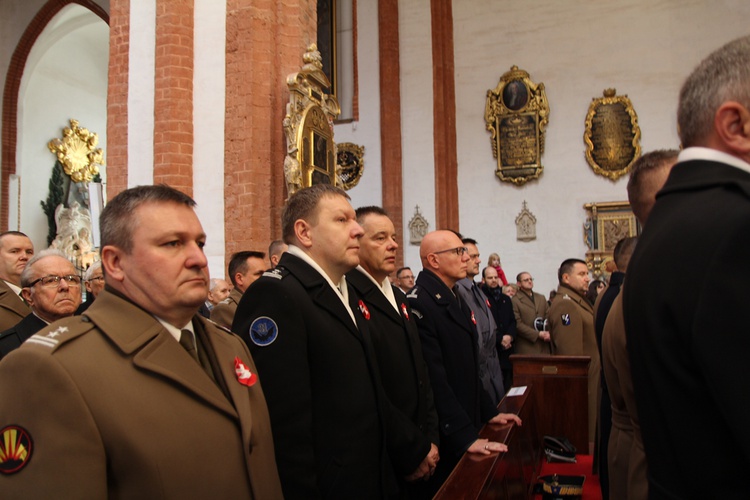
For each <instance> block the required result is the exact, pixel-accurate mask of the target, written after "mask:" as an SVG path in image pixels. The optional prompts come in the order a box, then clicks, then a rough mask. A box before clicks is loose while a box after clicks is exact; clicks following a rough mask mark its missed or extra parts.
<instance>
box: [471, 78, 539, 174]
mask: <svg viewBox="0 0 750 500" xmlns="http://www.w3.org/2000/svg"><path fill="white" fill-rule="evenodd" d="M484 121H485V122H486V125H487V130H489V131H490V133H491V137H490V141H491V143H492V155H493V156H494V157H495V158H497V170H496V171H495V175H497V176H498V177H499V178H500V180H502V181H505V182H512V183H514V184H516V185H522V184H525V183H526V182H528V181H530V180H531V179H537V178H539V176H540V175H542V171H543V170H544V166H542V162H541V157H542V155H543V154H544V135H545V129H546V128H547V123H548V122H549V103H548V102H547V94H546V92H545V91H544V84H543V83H539V84H536V83H534V82H532V81H531V79H530V77H529V74H528V73H527V72H526V71H524V70H522V69H518V66H512V67H511V68H510V71H508V72H507V73H505V74H504V75H503V76H501V77H500V82H499V83H498V84H497V87H495V89H494V90H492V89H490V90H488V91H487V102H486V104H485V108H484Z"/></svg>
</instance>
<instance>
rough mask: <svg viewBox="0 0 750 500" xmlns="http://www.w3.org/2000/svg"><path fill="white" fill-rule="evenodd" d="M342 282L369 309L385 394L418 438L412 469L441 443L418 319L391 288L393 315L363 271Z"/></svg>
mask: <svg viewBox="0 0 750 500" xmlns="http://www.w3.org/2000/svg"><path fill="white" fill-rule="evenodd" d="M346 282H347V283H348V284H349V286H350V288H354V290H355V291H356V292H357V295H359V296H360V297H361V298H362V300H363V301H364V302H365V305H366V306H367V307H368V309H369V312H370V320H369V323H368V326H369V331H370V334H371V338H372V343H373V347H374V352H375V358H376V360H377V362H378V368H379V371H380V379H381V381H382V383H383V388H384V389H385V393H386V395H387V396H388V399H390V401H391V403H393V405H394V406H395V407H396V408H397V409H398V410H399V411H401V412H402V413H404V415H405V416H406V417H407V418H408V419H409V420H410V421H411V422H412V423H414V425H415V426H416V429H415V430H414V431H412V432H416V433H417V434H418V435H421V437H422V439H419V438H416V439H415V442H416V444H418V446H417V449H416V450H415V453H414V458H415V459H418V460H417V461H416V463H414V464H413V467H412V470H414V469H416V467H417V466H418V465H419V464H420V462H421V461H422V459H424V457H425V456H426V455H427V453H428V452H429V451H430V443H435V444H436V445H437V444H438V443H439V442H440V438H439V436H438V420H437V412H436V411H435V402H434V400H433V398H432V387H431V385H430V378H429V375H428V374H427V365H426V364H425V362H424V358H423V357H422V343H421V342H420V340H419V330H418V329H417V322H416V318H415V317H414V315H413V314H412V312H411V307H409V303H408V301H407V300H406V295H404V293H403V292H402V291H401V290H399V289H398V288H397V287H393V286H392V287H391V288H392V289H393V295H394V296H395V298H396V305H397V306H398V309H399V311H400V312H396V310H395V309H394V308H393V306H392V305H391V303H390V302H389V301H388V299H387V298H386V297H385V295H384V294H383V292H382V291H381V290H380V288H379V287H378V286H376V285H375V283H373V282H372V280H370V278H369V277H367V276H365V275H364V274H363V273H362V272H361V271H359V270H357V269H355V270H353V271H350V272H349V273H347V275H346Z"/></svg>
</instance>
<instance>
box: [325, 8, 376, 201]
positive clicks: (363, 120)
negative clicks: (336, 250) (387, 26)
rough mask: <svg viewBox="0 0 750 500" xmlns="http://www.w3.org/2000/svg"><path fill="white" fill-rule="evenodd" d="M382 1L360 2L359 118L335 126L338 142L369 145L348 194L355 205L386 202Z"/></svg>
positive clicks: (358, 26)
mask: <svg viewBox="0 0 750 500" xmlns="http://www.w3.org/2000/svg"><path fill="white" fill-rule="evenodd" d="M377 19H378V4H377V2H372V1H369V0H364V1H362V0H360V1H358V2H357V57H358V61H357V64H358V78H359V117H360V119H359V120H358V121H353V122H351V123H342V124H338V125H335V126H334V138H335V140H336V142H353V143H354V144H358V145H360V146H364V147H365V156H364V160H365V171H364V174H363V175H362V178H361V179H360V180H359V183H358V184H357V185H356V186H355V187H354V188H352V189H351V190H350V191H349V192H348V193H349V196H351V197H352V206H353V207H354V208H357V207H362V206H367V205H382V202H383V188H382V176H381V168H380V162H381V155H380V90H379V89H380V80H379V78H380V70H379V65H380V59H379V57H378V23H377Z"/></svg>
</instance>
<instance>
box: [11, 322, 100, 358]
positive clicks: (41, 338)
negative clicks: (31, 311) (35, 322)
mask: <svg viewBox="0 0 750 500" xmlns="http://www.w3.org/2000/svg"><path fill="white" fill-rule="evenodd" d="M93 328H94V324H93V323H92V322H91V320H90V319H89V317H88V316H86V315H85V314H84V315H82V316H71V317H70V318H64V319H62V320H60V321H56V322H55V323H53V324H51V325H49V326H47V327H45V328H42V329H41V330H39V331H38V332H37V333H35V334H34V335H32V336H31V337H30V338H29V339H28V340H26V342H25V343H27V344H31V345H34V344H36V345H41V346H44V347H48V348H50V349H51V350H52V351H54V350H55V349H57V348H58V347H59V346H61V345H63V344H64V343H66V342H69V341H71V340H73V339H75V338H76V337H79V336H81V335H83V334H84V333H86V332H88V331H89V330H91V329H93Z"/></svg>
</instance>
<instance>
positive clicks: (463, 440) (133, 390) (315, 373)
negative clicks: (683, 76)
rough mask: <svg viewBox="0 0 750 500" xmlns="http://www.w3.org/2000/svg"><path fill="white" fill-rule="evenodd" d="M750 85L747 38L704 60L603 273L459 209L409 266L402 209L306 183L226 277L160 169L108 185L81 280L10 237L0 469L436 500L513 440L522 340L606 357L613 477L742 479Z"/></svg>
mask: <svg viewBox="0 0 750 500" xmlns="http://www.w3.org/2000/svg"><path fill="white" fill-rule="evenodd" d="M748 82H750V37H746V38H742V39H739V40H736V41H734V42H731V43H729V44H727V45H726V46H724V47H722V48H721V49H719V50H718V51H716V52H715V53H713V54H711V55H710V56H709V57H708V58H707V59H706V60H704V61H703V62H702V63H701V65H700V66H699V67H698V68H697V69H696V70H695V71H694V72H693V74H692V75H691V76H690V77H689V78H688V80H687V81H686V83H685V85H684V87H683V89H682V91H681V93H680V101H679V109H678V122H679V130H680V138H681V141H682V146H683V148H684V149H683V150H682V151H680V152H678V151H675V150H658V151H653V152H650V153H647V154H644V155H643V156H642V157H640V158H639V159H638V160H637V161H636V162H635V164H634V165H633V166H632V170H631V174H630V179H629V182H628V186H627V191H628V199H629V201H630V204H631V207H632V209H633V213H634V214H635V216H636V217H637V219H638V221H639V222H640V224H641V226H642V227H643V233H642V235H641V236H640V237H628V238H624V239H623V240H621V241H620V242H618V244H617V245H616V247H615V248H614V252H613V263H612V273H611V275H610V276H609V281H608V283H607V282H604V281H599V280H594V281H592V280H591V276H590V272H589V268H588V266H587V264H586V262H585V261H583V260H581V259H578V258H574V257H573V258H566V259H564V260H562V262H561V264H560V266H559V269H558V275H557V277H558V283H559V286H558V288H557V289H556V290H555V291H554V297H552V296H551V297H550V299H549V300H548V299H547V298H545V297H544V296H543V295H542V294H540V293H538V292H537V291H535V290H534V278H533V276H532V274H531V272H529V271H528V270H526V271H522V272H520V273H518V274H517V275H516V276H515V280H516V281H515V283H509V280H508V278H507V277H506V274H505V272H504V271H503V269H502V267H501V265H500V257H499V255H498V254H496V253H493V254H490V256H489V258H488V260H487V264H486V265H485V266H483V265H482V262H483V261H482V258H481V254H480V250H479V246H480V243H479V242H478V241H477V240H474V239H472V238H470V237H465V236H463V235H461V234H459V233H457V232H455V231H452V230H437V231H433V232H430V233H427V234H426V235H425V236H424V238H423V240H422V242H421V244H420V251H419V256H420V266H419V270H418V272H415V271H413V270H412V268H411V267H400V268H399V267H398V264H397V250H398V247H399V244H398V239H399V238H398V235H397V234H396V230H395V228H394V224H393V221H392V220H391V218H390V217H389V215H388V213H387V212H386V211H385V210H383V209H382V208H380V207H376V206H367V207H360V208H358V209H357V210H355V209H354V208H353V207H352V205H351V203H350V198H349V196H348V195H347V194H346V192H344V191H343V190H341V189H339V188H337V187H333V186H330V185H325V184H320V185H314V186H312V187H309V188H305V189H301V190H299V191H297V192H296V193H294V194H293V195H291V196H290V197H289V199H288V200H287V202H286V204H285V206H284V209H283V212H282V220H281V226H282V235H281V236H282V238H281V239H280V240H275V241H273V242H271V244H270V246H269V248H268V252H267V254H266V253H265V252H261V251H256V250H248V251H241V252H237V253H235V254H234V255H233V256H232V257H231V259H230V261H229V264H228V269H227V276H228V278H229V279H228V280H224V279H221V278H215V279H209V276H208V267H207V260H206V256H205V255H204V253H203V246H204V245H205V241H206V234H205V232H204V231H203V228H202V226H201V223H200V221H199V220H198V218H197V216H196V213H195V210H194V206H195V202H194V201H193V200H192V199H191V198H190V197H188V196H187V195H185V194H183V193H181V192H179V191H177V190H174V189H172V188H170V187H167V186H164V185H161V186H140V187H136V188H131V189H128V190H125V191H123V192H121V193H120V194H118V195H117V196H115V197H114V198H113V199H112V200H111V201H110V202H109V203H108V204H107V205H106V207H105V208H104V210H103V212H102V215H101V221H100V227H101V233H102V235H101V248H100V261H98V262H97V263H96V264H95V265H92V266H91V267H90V268H89V269H88V270H87V271H86V273H85V274H84V276H83V277H81V276H79V274H78V273H77V271H76V269H75V267H74V266H73V265H72V264H71V263H70V261H69V260H68V259H67V258H66V256H65V255H64V254H62V253H60V252H59V251H56V250H43V251H40V252H38V253H36V254H35V253H34V248H33V245H32V243H31V241H30V240H29V238H28V237H27V236H26V235H25V234H23V233H21V232H16V231H11V232H6V233H3V234H0V331H2V333H0V359H2V361H1V362H0V400H1V401H3V403H2V404H1V405H0V434H1V435H2V439H0V473H2V474H0V491H2V492H3V496H4V497H6V496H7V497H8V498H20V497H28V498H51V497H56V498H57V497H61V496H62V497H65V496H71V497H76V498H81V497H91V498H105V497H123V498H125V497H136V496H137V497H148V498H157V497H159V498H161V497H163V498H179V497H188V498H209V497H210V498H231V497H237V498H258V499H271V498H282V497H286V498H305V499H307V498H373V499H375V498H413V499H419V498H431V497H432V495H434V494H435V492H437V490H438V489H439V488H440V486H441V485H442V484H443V483H444V481H445V480H446V479H447V477H448V476H449V475H450V473H451V471H452V470H453V468H454V467H455V465H456V464H457V463H458V461H459V460H460V459H461V457H462V456H464V455H465V454H475V455H490V454H493V453H502V452H505V451H507V446H506V445H505V444H504V443H499V442H493V441H489V440H487V439H483V438H480V437H479V431H480V429H481V427H482V426H483V425H484V424H486V423H492V424H497V425H509V426H510V425H522V424H523V423H522V422H521V420H520V419H519V418H518V416H517V415H513V414H505V413H499V412H498V409H497V408H498V403H499V402H500V401H501V399H502V398H503V397H504V396H505V394H506V393H507V391H508V390H509V389H510V387H511V386H512V385H513V380H512V377H513V370H512V363H511V360H510V358H509V354H511V353H514V352H515V353H519V354H530V355H537V356H553V355H583V356H588V357H590V359H591V362H590V364H589V377H588V401H587V405H588V431H589V441H590V442H595V441H596V444H597V448H598V450H599V452H598V455H599V473H600V482H601V485H602V496H603V497H604V498H615V499H641V498H695V497H701V498H707V497H710V498H713V497H716V498H719V497H721V498H737V497H740V496H742V495H743V494H744V491H745V485H744V476H743V474H742V472H743V471H744V470H745V468H746V466H747V465H748V463H749V462H750V459H749V457H748V452H747V450H748V449H750V448H749V447H748V446H747V445H748V444H750V437H749V436H748V433H747V432H745V429H746V428H747V426H746V425H745V422H746V417H750V404H749V403H748V398H747V397H746V396H745V394H744V393H743V390H742V388H741V387H742V383H741V380H742V379H743V375H744V372H745V371H744V366H745V365H744V359H743V356H744V352H745V349H744V346H745V344H746V343H745V342H744V338H745V337H744V335H743V334H742V328H743V326H744V321H742V317H741V316H740V315H741V314H742V312H743V311H744V308H743V303H744V300H743V299H744V294H743V290H744V279H743V278H744V277H745V276H746V275H745V274H744V271H743V269H745V265H746V263H747V262H748V260H747V259H745V258H744V255H742V253H743V252H744V249H745V248H747V245H746V244H747V243H750V242H748V241H747V240H748V238H750V231H745V230H744V229H743V227H744V225H745V224H747V223H748V222H750V214H748V216H747V217H746V216H745V215H746V214H745V210H750V209H749V208H748V207H749V206H750V205H749V204H748V199H749V198H750V83H748ZM657 193H658V195H657ZM748 229H750V228H748ZM696 263H700V264H701V265H700V266H696V265H695V264H696ZM414 267H415V268H416V266H414ZM657 275H660V276H668V277H669V279H668V280H662V281H666V282H662V283H660V285H659V286H653V277H654V276H657ZM84 286H85V289H86V291H87V294H88V295H89V296H90V300H88V301H87V302H86V303H84V304H82V303H81V297H82V287H84ZM740 287H742V288H740ZM551 295H552V294H551ZM597 424H598V425H597ZM696 426H700V429H701V435H702V439H701V442H700V446H699V449H700V450H701V451H700V453H701V454H702V455H704V456H707V457H710V460H698V459H697V458H696V453H694V451H695V443H694V442H693V440H691V439H690V435H691V432H690V431H693V433H692V434H693V435H694V434H695V432H694V431H695V427H696ZM597 429H598V432H597ZM691 452H693V453H691Z"/></svg>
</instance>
